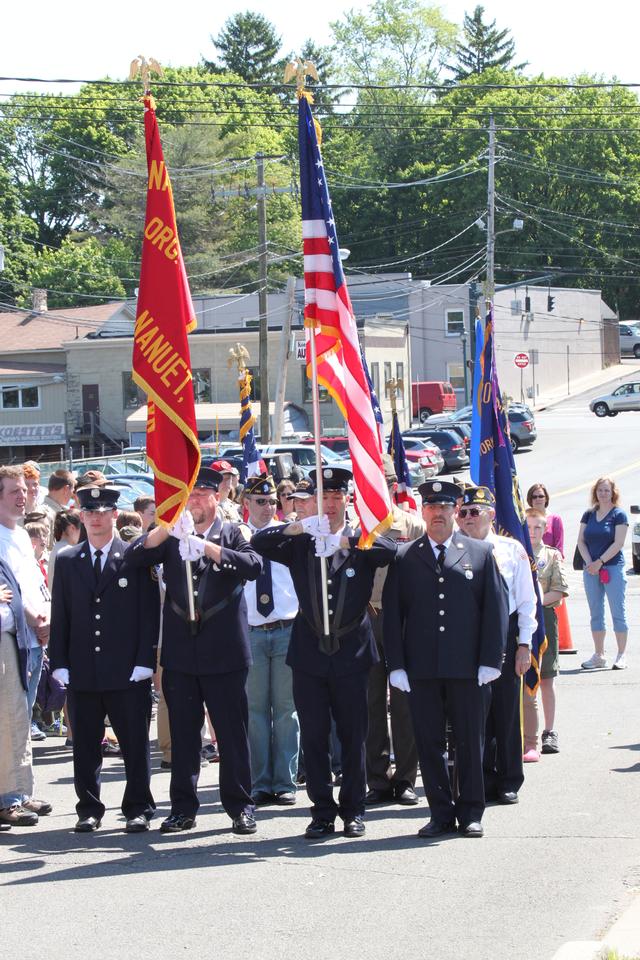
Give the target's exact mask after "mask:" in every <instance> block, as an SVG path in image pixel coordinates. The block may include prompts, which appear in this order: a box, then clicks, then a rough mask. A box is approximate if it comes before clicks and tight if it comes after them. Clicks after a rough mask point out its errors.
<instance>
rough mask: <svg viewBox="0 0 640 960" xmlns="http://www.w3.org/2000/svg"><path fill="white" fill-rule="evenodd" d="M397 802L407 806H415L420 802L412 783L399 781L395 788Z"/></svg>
mask: <svg viewBox="0 0 640 960" xmlns="http://www.w3.org/2000/svg"><path fill="white" fill-rule="evenodd" d="M393 795H394V797H395V801H396V803H401V804H402V805H403V806H405V807H414V806H415V805H416V803H418V794H417V793H416V792H415V790H414V789H413V787H412V786H411V784H410V783H398V784H397V785H396V786H395V787H394V790H393Z"/></svg>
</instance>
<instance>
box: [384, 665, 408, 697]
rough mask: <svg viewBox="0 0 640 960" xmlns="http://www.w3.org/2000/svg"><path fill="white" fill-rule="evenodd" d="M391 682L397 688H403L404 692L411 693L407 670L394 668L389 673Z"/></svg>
mask: <svg viewBox="0 0 640 960" xmlns="http://www.w3.org/2000/svg"><path fill="white" fill-rule="evenodd" d="M389 683H390V684H391V686H392V687H395V688H396V690H403V691H404V693H411V687H410V686H409V677H408V676H407V671H406V670H392V671H391V673H390V674H389Z"/></svg>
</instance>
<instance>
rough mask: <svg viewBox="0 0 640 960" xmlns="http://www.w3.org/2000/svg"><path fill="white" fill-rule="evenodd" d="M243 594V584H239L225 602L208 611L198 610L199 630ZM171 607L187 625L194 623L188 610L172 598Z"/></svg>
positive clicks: (222, 601) (219, 602) (220, 602)
mask: <svg viewBox="0 0 640 960" xmlns="http://www.w3.org/2000/svg"><path fill="white" fill-rule="evenodd" d="M240 593H242V584H241V583H239V584H237V586H235V587H234V588H233V590H232V591H231V593H230V594H229V596H228V597H225V598H224V600H220V601H218V603H214V605H213V606H212V607H209V609H208V610H196V620H197V623H198V628H200V627H202V625H203V624H205V623H206V622H207V620H210V619H211V617H213V616H215V615H216V613H220V611H221V610H224V608H225V607H228V606H229V604H230V603H231V601H232V600H233V599H234V598H235V597H237V596H238V594H240ZM169 606H170V607H171V609H172V610H173V612H174V613H176V614H177V615H178V616H179V617H180V619H181V620H184V622H185V623H192V620H191V619H190V617H189V614H188V613H187V611H186V610H183V609H182V607H179V606H178V604H177V603H175V602H174V601H173V600H172V599H171V598H169Z"/></svg>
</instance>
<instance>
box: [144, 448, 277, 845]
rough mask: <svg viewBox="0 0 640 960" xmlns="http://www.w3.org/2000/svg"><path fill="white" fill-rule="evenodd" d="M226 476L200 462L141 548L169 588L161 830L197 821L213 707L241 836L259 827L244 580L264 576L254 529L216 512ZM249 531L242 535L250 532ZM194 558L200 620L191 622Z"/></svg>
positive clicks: (228, 806) (225, 795) (228, 797)
mask: <svg viewBox="0 0 640 960" xmlns="http://www.w3.org/2000/svg"><path fill="white" fill-rule="evenodd" d="M221 480H222V474H220V473H219V472H218V471H216V470H212V469H210V468H207V467H202V468H201V469H200V472H199V474H198V477H197V479H196V482H195V485H194V488H193V490H192V492H191V495H190V496H189V500H188V502H187V509H186V510H185V511H184V512H183V513H182V514H181V515H180V517H179V519H178V521H177V523H176V524H175V526H174V528H173V530H172V531H171V534H170V533H169V531H168V530H167V529H166V528H165V527H162V526H158V527H156V529H155V530H152V531H150V532H149V533H148V534H147V535H146V536H145V537H143V538H141V539H140V540H138V541H137V542H136V543H135V544H134V545H133V551H132V553H133V558H134V561H135V562H136V563H138V564H140V565H147V566H149V565H153V564H158V563H162V564H163V571H164V580H165V584H166V595H165V600H164V607H163V627H162V654H161V662H162V668H163V669H162V690H163V693H164V697H165V700H166V703H167V708H168V711H169V727H170V731H171V785H170V794H171V813H170V815H169V816H168V817H167V818H166V820H164V821H163V823H162V824H161V826H160V829H161V831H162V832H163V833H177V832H179V831H181V830H190V829H192V828H193V827H194V826H195V823H196V813H197V811H198V807H199V805H200V804H199V800H198V793H197V786H198V777H199V775H200V746H201V740H200V730H201V728H202V724H203V722H204V707H203V703H204V704H206V706H207V710H208V712H209V716H210V718H211V722H212V723H213V726H214V727H215V731H216V736H217V738H218V747H219V750H220V800H221V802H222V806H223V807H224V809H225V810H226V812H227V813H228V815H229V816H230V818H231V820H232V830H233V832H234V833H241V834H248V833H255V831H256V822H255V820H254V818H253V803H252V800H251V765H250V761H249V740H248V733H247V725H248V707H247V691H246V683H247V672H248V668H249V666H250V664H251V648H250V645H249V630H248V624H247V604H246V601H245V597H244V592H243V586H244V583H245V581H247V580H255V579H256V577H257V576H258V574H259V573H260V567H261V564H260V557H259V556H258V555H257V554H256V552H255V551H254V550H253V548H252V547H251V546H250V544H249V542H248V539H249V532H248V530H247V529H246V528H243V527H241V526H240V525H238V524H235V523H224V522H223V521H222V518H221V516H220V514H219V513H218V500H219V497H218V486H219V484H220V482H221ZM243 531H244V532H243ZM184 560H189V561H190V562H191V570H192V577H193V594H194V601H195V609H196V622H194V623H192V622H190V620H189V613H188V611H189V601H188V596H187V582H186V567H185V564H184V563H183V561H184Z"/></svg>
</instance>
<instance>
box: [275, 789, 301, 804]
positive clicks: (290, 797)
mask: <svg viewBox="0 0 640 960" xmlns="http://www.w3.org/2000/svg"><path fill="white" fill-rule="evenodd" d="M295 802H296V795H295V793H294V792H293V790H282V791H281V792H280V793H276V803H277V804H278V806H279V807H293V806H294V804H295Z"/></svg>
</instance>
